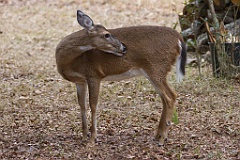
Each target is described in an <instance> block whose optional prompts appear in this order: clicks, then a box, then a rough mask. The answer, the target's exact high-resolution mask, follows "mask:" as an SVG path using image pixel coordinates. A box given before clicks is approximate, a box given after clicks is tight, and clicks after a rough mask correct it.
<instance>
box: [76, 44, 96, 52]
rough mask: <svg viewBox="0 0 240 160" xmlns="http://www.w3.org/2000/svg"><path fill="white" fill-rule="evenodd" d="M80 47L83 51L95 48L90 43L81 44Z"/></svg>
mask: <svg viewBox="0 0 240 160" xmlns="http://www.w3.org/2000/svg"><path fill="white" fill-rule="evenodd" d="M79 49H80V50H81V51H82V52H85V51H89V50H91V49H94V47H92V46H90V45H86V46H79Z"/></svg>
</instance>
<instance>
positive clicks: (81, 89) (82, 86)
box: [76, 82, 88, 140]
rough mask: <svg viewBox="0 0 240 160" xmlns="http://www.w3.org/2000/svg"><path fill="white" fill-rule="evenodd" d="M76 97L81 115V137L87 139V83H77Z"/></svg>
mask: <svg viewBox="0 0 240 160" xmlns="http://www.w3.org/2000/svg"><path fill="white" fill-rule="evenodd" d="M76 87H77V97H78V103H79V105H80V107H81V117H82V130H83V139H84V140H86V139H87V132H88V130H87V117H86V94H87V83H86V82H82V83H77V84H76Z"/></svg>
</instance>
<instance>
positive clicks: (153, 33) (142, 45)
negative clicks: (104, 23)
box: [74, 26, 181, 77]
mask: <svg viewBox="0 0 240 160" xmlns="http://www.w3.org/2000/svg"><path fill="white" fill-rule="evenodd" d="M109 31H110V32H111V33H112V35H114V36H116V37H117V38H118V39H119V40H120V41H121V42H122V43H124V44H125V46H126V47H127V53H126V55H124V56H123V57H117V56H114V55H112V54H110V53H105V52H102V51H99V50H90V51H87V52H85V53H84V54H83V55H82V56H80V57H78V59H77V60H76V63H75V64H74V65H75V68H77V69H78V70H81V71H80V72H84V74H86V75H87V74H93V73H94V74H96V75H95V76H99V77H105V76H107V75H114V74H119V73H120V72H121V73H124V72H127V71H128V70H130V69H132V68H143V69H144V68H149V67H150V68H151V67H152V66H156V67H161V66H162V65H163V64H166V63H167V65H165V66H164V67H167V68H166V71H169V70H170V69H171V66H172V65H173V64H174V63H175V61H176V57H177V55H178V54H179V53H178V51H179V43H178V40H179V39H181V36H180V35H179V33H178V32H177V31H175V30H173V29H171V28H168V27H158V26H137V27H126V28H117V29H110V30H109ZM96 69H97V70H96Z"/></svg>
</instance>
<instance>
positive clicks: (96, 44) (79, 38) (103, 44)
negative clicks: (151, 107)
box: [55, 10, 187, 145]
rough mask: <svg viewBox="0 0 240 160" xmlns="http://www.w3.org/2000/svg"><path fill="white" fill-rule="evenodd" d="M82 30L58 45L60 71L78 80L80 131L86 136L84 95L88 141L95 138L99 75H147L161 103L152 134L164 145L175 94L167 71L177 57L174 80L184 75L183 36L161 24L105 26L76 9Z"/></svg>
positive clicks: (110, 77)
mask: <svg viewBox="0 0 240 160" xmlns="http://www.w3.org/2000/svg"><path fill="white" fill-rule="evenodd" d="M77 21H78V23H79V25H80V26H82V27H83V29H82V30H79V31H76V32H74V33H72V34H70V35H68V36H66V37H65V38H63V39H62V40H61V41H60V43H59V44H58V45H57V47H56V52H55V58H56V64H57V69H58V72H59V74H60V75H61V76H62V77H63V78H64V79H66V80H68V81H70V82H73V83H75V84H76V90H77V99H78V104H79V106H80V108H81V118H82V137H83V139H84V140H87V139H88V126H87V118H86V109H87V108H86V97H87V92H88V96H89V106H90V110H91V127H90V143H93V144H94V143H95V141H96V140H97V139H96V138H97V118H96V112H97V106H98V99H99V92H100V84H101V81H120V80H124V79H128V78H133V77H137V76H144V77H146V78H147V79H148V80H149V81H150V83H151V84H152V86H153V87H154V88H155V90H156V92H157V93H158V94H159V95H160V97H161V101H162V104H163V110H162V114H161V118H160V121H159V124H158V127H157V132H156V135H155V138H154V139H155V140H156V141H157V143H158V144H159V145H164V143H165V141H166V140H167V135H168V130H169V127H170V125H171V118H172V115H173V111H174V105H175V102H176V98H177V94H176V93H175V92H174V91H173V90H172V89H171V88H170V86H169V84H168V82H167V75H168V73H169V72H170V71H171V69H172V66H173V65H174V64H175V63H176V74H177V81H179V82H180V81H181V80H182V79H183V78H184V75H185V65H186V57H187V53H186V46H185V43H184V40H183V38H182V36H181V35H180V34H179V33H178V32H177V31H176V30H174V29H172V28H170V27H164V26H151V25H150V26H146V25H145V26H144V25H143V26H129V27H122V28H116V29H106V28H105V27H104V26H103V25H99V24H97V25H95V24H94V22H93V20H92V19H91V18H90V17H89V16H88V15H86V14H85V13H83V12H82V11H80V10H77Z"/></svg>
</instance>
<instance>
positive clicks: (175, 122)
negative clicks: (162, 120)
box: [172, 108, 179, 125]
mask: <svg viewBox="0 0 240 160" xmlns="http://www.w3.org/2000/svg"><path fill="white" fill-rule="evenodd" d="M172 122H173V123H174V124H176V125H177V124H178V123H179V120H178V113H177V110H176V108H174V111H173V116H172Z"/></svg>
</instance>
